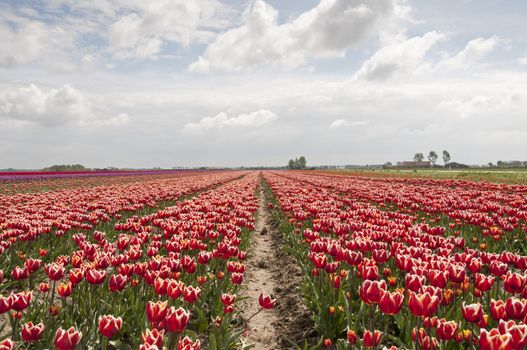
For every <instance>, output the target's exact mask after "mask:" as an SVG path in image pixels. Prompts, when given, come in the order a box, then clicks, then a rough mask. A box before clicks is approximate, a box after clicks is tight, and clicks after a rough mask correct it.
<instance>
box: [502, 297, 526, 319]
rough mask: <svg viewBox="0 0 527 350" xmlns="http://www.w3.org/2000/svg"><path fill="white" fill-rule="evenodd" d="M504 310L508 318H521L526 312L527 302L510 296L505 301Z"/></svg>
mask: <svg viewBox="0 0 527 350" xmlns="http://www.w3.org/2000/svg"><path fill="white" fill-rule="evenodd" d="M505 312H506V313H507V318H509V319H513V320H523V319H524V318H525V316H526V314H527V302H525V301H522V300H520V299H518V298H514V297H510V298H508V299H507V301H506V302H505Z"/></svg>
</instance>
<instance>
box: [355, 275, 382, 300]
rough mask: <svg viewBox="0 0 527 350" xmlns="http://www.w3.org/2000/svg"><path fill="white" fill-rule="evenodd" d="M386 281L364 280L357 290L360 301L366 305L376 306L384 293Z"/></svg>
mask: <svg viewBox="0 0 527 350" xmlns="http://www.w3.org/2000/svg"><path fill="white" fill-rule="evenodd" d="M386 288H387V287H386V281H384V280H381V281H370V280H366V281H364V282H363V283H362V285H361V286H360V288H359V295H360V298H361V299H362V301H364V302H365V303H366V304H368V305H372V304H376V303H378V302H379V300H380V299H381V296H382V295H383V294H384V292H385V291H386Z"/></svg>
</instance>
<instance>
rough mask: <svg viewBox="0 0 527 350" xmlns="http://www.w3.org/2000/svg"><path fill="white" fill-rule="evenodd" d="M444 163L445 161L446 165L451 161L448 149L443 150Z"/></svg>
mask: <svg viewBox="0 0 527 350" xmlns="http://www.w3.org/2000/svg"><path fill="white" fill-rule="evenodd" d="M443 163H445V166H447V165H448V163H450V153H448V151H446V150H445V151H443Z"/></svg>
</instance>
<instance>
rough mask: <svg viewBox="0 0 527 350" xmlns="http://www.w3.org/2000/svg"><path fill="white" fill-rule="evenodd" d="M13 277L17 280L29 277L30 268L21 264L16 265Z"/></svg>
mask: <svg viewBox="0 0 527 350" xmlns="http://www.w3.org/2000/svg"><path fill="white" fill-rule="evenodd" d="M11 277H13V279H14V280H17V281H20V280H23V279H26V278H28V277H29V270H28V269H27V268H26V267H24V268H21V267H19V266H15V267H14V268H13V271H12V272H11Z"/></svg>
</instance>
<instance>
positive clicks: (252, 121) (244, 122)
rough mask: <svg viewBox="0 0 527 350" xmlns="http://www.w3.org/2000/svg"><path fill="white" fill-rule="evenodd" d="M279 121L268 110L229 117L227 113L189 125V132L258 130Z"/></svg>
mask: <svg viewBox="0 0 527 350" xmlns="http://www.w3.org/2000/svg"><path fill="white" fill-rule="evenodd" d="M275 119H277V116H276V114H274V113H273V112H271V111H269V110H266V109H259V110H257V111H255V112H251V113H248V114H239V115H238V116H236V117H229V116H228V115H227V113H225V112H221V113H219V114H217V115H216V116H215V117H212V118H211V117H205V118H203V119H201V120H200V121H199V123H187V124H186V125H185V130H187V131H204V130H210V129H223V128H224V127H247V128H258V127H261V126H263V125H265V124H268V123H270V122H272V121H273V120H275Z"/></svg>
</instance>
